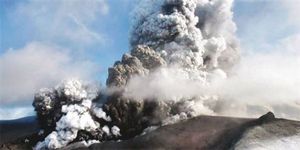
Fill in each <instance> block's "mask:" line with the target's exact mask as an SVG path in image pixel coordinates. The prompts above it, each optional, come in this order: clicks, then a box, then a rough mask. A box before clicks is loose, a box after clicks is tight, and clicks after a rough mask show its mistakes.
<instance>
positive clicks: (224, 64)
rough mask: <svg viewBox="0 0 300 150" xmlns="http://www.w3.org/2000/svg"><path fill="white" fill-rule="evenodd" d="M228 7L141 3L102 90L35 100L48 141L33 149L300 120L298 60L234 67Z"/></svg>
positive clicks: (261, 59) (201, 0) (62, 90)
mask: <svg viewBox="0 0 300 150" xmlns="http://www.w3.org/2000/svg"><path fill="white" fill-rule="evenodd" d="M232 3H233V0H197V1H196V0H164V1H160V0H142V1H140V3H139V4H138V5H137V8H136V9H135V10H134V15H133V16H134V17H133V26H132V32H131V37H130V43H131V52H130V54H124V55H123V57H122V60H121V61H117V62H116V63H115V64H114V66H113V67H112V68H109V76H108V79H107V88H106V89H102V90H99V89H98V88H95V87H94V88H91V86H89V85H85V84H83V83H81V82H79V81H77V80H71V81H68V82H65V83H63V84H61V85H59V86H58V87H56V88H54V89H46V90H41V92H40V93H37V94H36V96H35V100H34V103H33V105H34V107H35V110H36V111H37V114H38V116H39V118H40V122H41V124H42V125H43V128H44V129H45V131H46V133H45V135H48V134H49V135H48V136H47V137H46V138H45V140H44V141H43V142H40V143H38V144H37V146H36V149H42V148H50V149H54V148H59V147H63V146H65V145H67V144H68V143H70V142H73V141H76V140H77V141H88V140H99V141H103V140H116V139H127V138H130V137H133V136H136V135H137V134H140V133H142V131H143V130H144V129H145V128H147V127H150V126H156V125H165V124H170V123H174V122H176V121H178V120H182V119H187V118H190V117H194V116H197V115H201V114H209V115H236V113H237V112H239V114H240V116H247V117H249V116H250V117H255V116H256V115H260V113H264V111H269V110H273V111H275V113H277V114H279V116H280V115H281V116H282V117H289V118H295V119H300V118H299V116H297V115H295V114H297V112H299V110H300V108H299V107H300V106H299V99H300V95H299V93H298V92H297V89H299V87H300V82H299V81H300V79H299V76H300V74H299V71H298V70H297V68H299V66H300V61H299V55H292V56H293V57H290V58H289V59H287V60H286V59H283V58H281V57H280V56H281V55H280V54H279V55H277V54H276V55H275V54H274V55H260V56H259V55H255V56H251V57H246V59H244V60H242V61H239V43H238V40H237V38H236V37H235V30H236V26H235V23H234V22H233V21H232V18H233V13H232V10H231V9H232ZM274 65H275V67H274ZM262 88H264V90H262ZM283 101H284V103H282V102H283ZM102 102H104V103H102ZM45 118H46V120H44V119H45ZM97 135H101V136H97Z"/></svg>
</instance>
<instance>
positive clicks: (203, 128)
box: [0, 113, 300, 150]
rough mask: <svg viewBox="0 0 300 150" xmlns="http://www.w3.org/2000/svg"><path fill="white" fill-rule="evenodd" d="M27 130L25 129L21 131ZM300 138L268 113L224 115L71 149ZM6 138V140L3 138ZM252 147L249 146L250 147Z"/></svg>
mask: <svg viewBox="0 0 300 150" xmlns="http://www.w3.org/2000/svg"><path fill="white" fill-rule="evenodd" d="M22 129H23V130H25V129H24V128H22ZM295 135H300V122H299V121H291V120H285V119H276V118H274V114H273V113H268V114H266V115H264V116H262V117H260V118H258V119H249V118H232V117H221V116H199V117H195V118H192V119H188V120H185V121H181V122H179V123H176V124H173V125H167V126H163V127H160V128H158V129H156V130H154V131H152V132H150V133H147V134H144V135H140V136H137V137H135V138H132V139H129V140H124V141H120V142H114V141H110V142H103V143H99V144H93V145H91V146H90V147H85V145H84V144H82V143H73V144H70V145H69V146H67V147H65V148H63V150H71V149H201V150H226V149H243V148H248V149H249V148H251V146H252V145H251V144H253V142H252V143H249V142H248V140H252V141H253V140H254V141H255V142H256V143H259V144H260V145H263V144H264V142H265V141H266V140H272V139H278V138H283V139H284V138H289V137H292V136H295ZM2 138H5V137H2ZM31 138H33V139H34V136H29V137H23V138H19V139H16V140H15V141H12V142H5V143H4V144H2V145H1V148H0V149H3V150H4V149H5V150H6V149H31V147H32V146H34V144H35V143H32V142H28V143H26V142H25V139H28V140H30V141H32V139H31ZM249 145H250V146H249Z"/></svg>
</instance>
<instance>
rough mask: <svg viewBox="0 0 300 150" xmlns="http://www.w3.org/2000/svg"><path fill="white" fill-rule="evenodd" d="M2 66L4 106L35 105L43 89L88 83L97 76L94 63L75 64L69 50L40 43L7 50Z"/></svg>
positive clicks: (2, 59)
mask: <svg viewBox="0 0 300 150" xmlns="http://www.w3.org/2000/svg"><path fill="white" fill-rule="evenodd" d="M0 66H1V67H0V72H1V87H0V97H1V103H2V104H16V102H18V104H20V103H22V102H23V103H28V102H31V100H32V99H33V94H34V92H35V91H36V90H38V89H39V88H42V87H45V86H46V87H48V86H53V85H55V84H57V82H60V81H61V80H63V79H65V78H69V77H78V78H83V79H87V78H90V77H91V76H92V74H93V73H95V72H96V69H95V67H94V64H93V63H91V62H89V61H85V60H74V59H73V57H72V55H70V53H69V52H68V50H66V49H62V48H60V47H58V46H54V45H49V44H48V45H47V44H43V43H38V42H32V43H30V44H27V45H26V46H25V47H23V48H21V49H10V50H7V51H6V52H5V53H4V54H2V55H1V56H0Z"/></svg>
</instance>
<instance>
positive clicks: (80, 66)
mask: <svg viewBox="0 0 300 150" xmlns="http://www.w3.org/2000/svg"><path fill="white" fill-rule="evenodd" d="M82 2H83V1H80V0H75V1H72V2H71V1H69V0H64V1H58V0H54V1H49V0H0V7H1V9H0V19H1V22H0V23H1V37H0V41H1V43H0V63H1V65H2V66H1V68H2V69H1V91H2V93H1V94H0V99H1V106H0V113H1V114H0V119H3V118H4V116H3V112H15V110H22V111H24V113H23V114H25V115H26V114H28V113H29V114H30V113H32V112H33V108H31V101H32V98H33V93H34V91H36V90H37V89H39V88H41V87H44V86H46V87H47V86H53V85H55V84H56V83H57V82H59V81H60V80H62V79H63V78H67V77H69V75H70V74H72V75H76V76H77V77H79V78H83V79H87V78H88V79H93V80H96V81H99V82H100V83H101V84H103V85H104V84H105V79H106V77H107V68H108V67H110V66H112V65H113V63H114V61H116V60H119V59H120V58H121V56H122V54H123V53H124V52H127V51H129V44H128V36H129V32H130V12H131V10H132V9H133V8H134V5H135V3H136V2H137V1H136V0H88V1H85V3H82ZM299 6H300V4H299V1H298V2H297V0H287V1H283V0H274V1H271V0H256V1H255V0H237V1H235V3H234V8H233V11H234V21H235V22H236V24H237V27H238V30H237V36H238V37H239V39H240V42H241V47H242V53H247V52H252V53H253V52H254V53H256V52H261V51H265V52H268V51H271V50H272V49H275V48H276V49H278V47H279V46H280V45H281V44H282V41H286V40H288V41H290V42H291V43H300V40H299V39H300V36H299V35H300V34H299V33H300V28H299V27H300V20H299V19H297V18H299V17H298V16H297V14H298V12H299V11H298V10H299V9H300V7H299ZM56 58H57V59H56ZM41 68H43V69H41ZM12 95H13V96H12ZM25 108H27V109H25ZM20 116H22V115H20V113H18V114H16V113H11V114H10V116H9V117H6V118H8V119H10V118H15V117H20Z"/></svg>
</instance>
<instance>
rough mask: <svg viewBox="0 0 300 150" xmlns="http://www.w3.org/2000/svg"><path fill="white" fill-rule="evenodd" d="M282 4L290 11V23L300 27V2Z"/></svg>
mask: <svg viewBox="0 0 300 150" xmlns="http://www.w3.org/2000/svg"><path fill="white" fill-rule="evenodd" d="M280 2H281V4H283V7H285V8H286V9H287V10H288V13H289V18H288V19H289V23H290V24H292V25H295V26H297V27H300V18H299V14H300V1H299V0H281V1H280Z"/></svg>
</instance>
